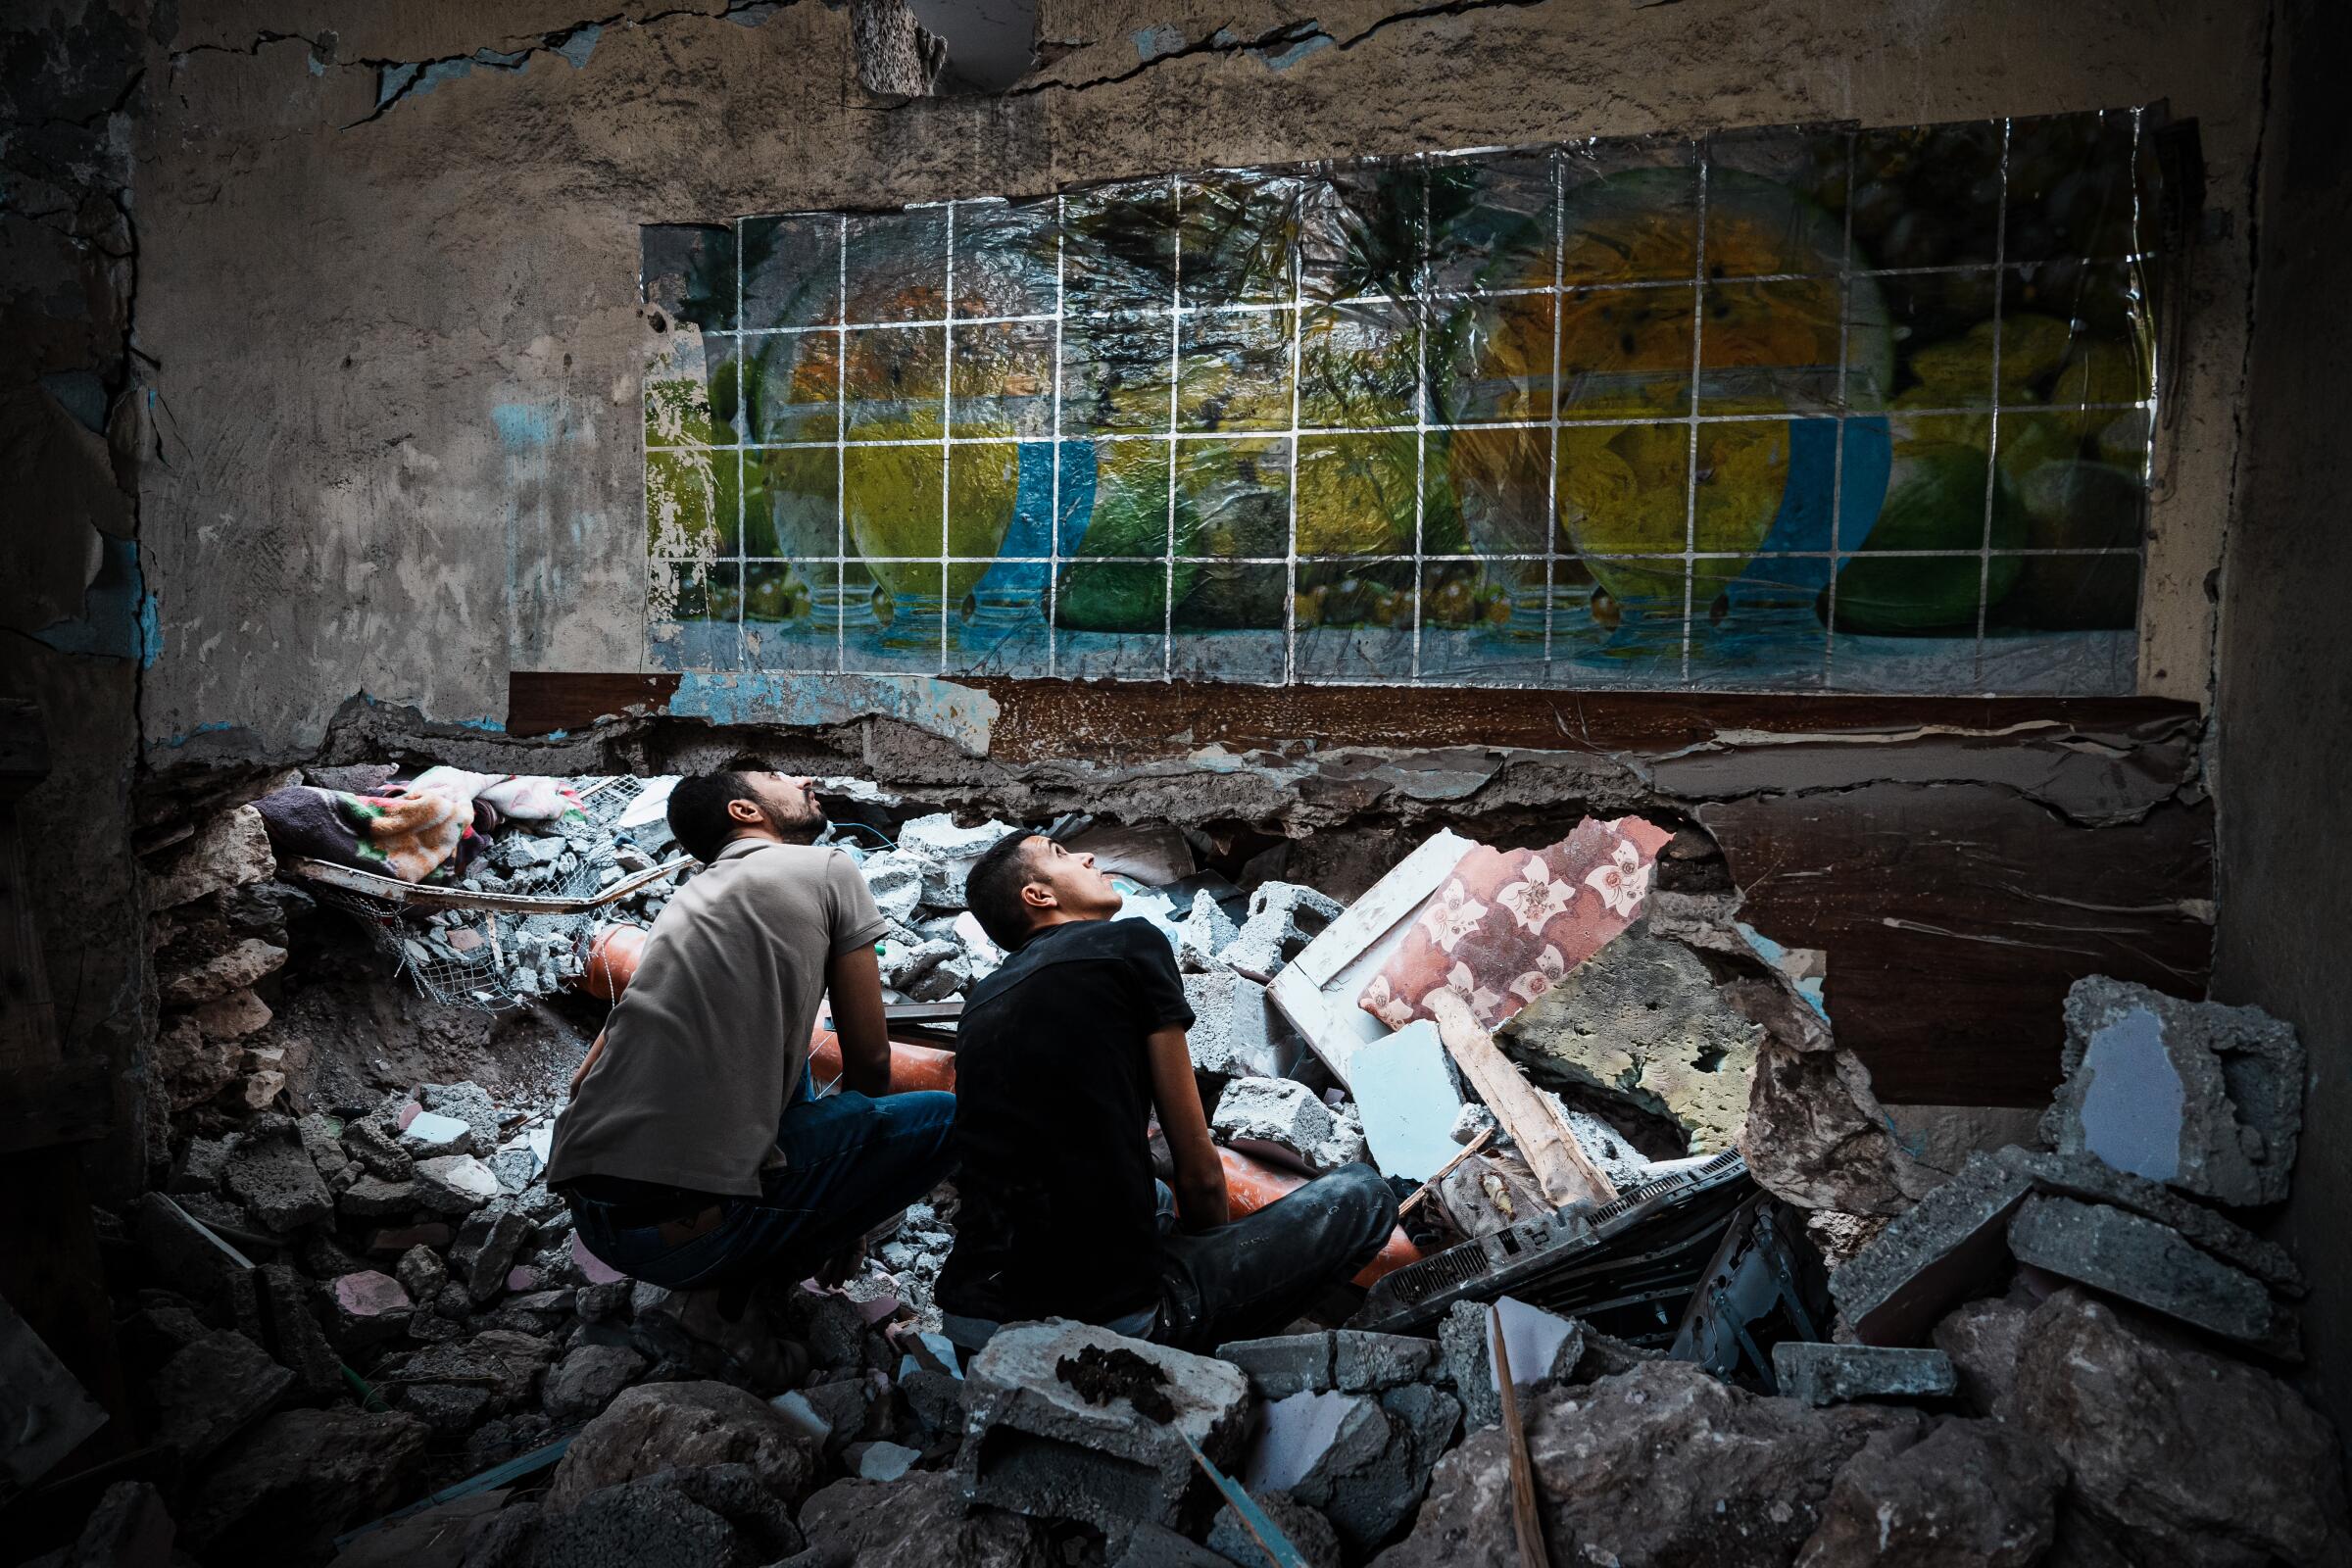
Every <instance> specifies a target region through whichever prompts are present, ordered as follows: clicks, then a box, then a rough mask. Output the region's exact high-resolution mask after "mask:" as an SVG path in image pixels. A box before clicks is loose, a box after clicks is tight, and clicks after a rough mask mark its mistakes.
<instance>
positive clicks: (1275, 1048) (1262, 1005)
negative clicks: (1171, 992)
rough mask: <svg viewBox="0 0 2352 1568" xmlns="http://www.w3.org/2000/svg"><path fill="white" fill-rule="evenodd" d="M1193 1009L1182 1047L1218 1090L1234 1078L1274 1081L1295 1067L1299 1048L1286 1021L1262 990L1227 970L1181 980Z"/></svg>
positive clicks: (1300, 1046) (1246, 978)
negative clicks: (1271, 1079) (1184, 1046)
mask: <svg viewBox="0 0 2352 1568" xmlns="http://www.w3.org/2000/svg"><path fill="white" fill-rule="evenodd" d="M1184 1000H1185V1002H1186V1003H1187V1004H1189V1005H1191V1007H1192V1009H1193V1025H1192V1027H1191V1028H1190V1029H1188V1030H1186V1031H1185V1043H1186V1045H1187V1046H1188V1047H1189V1048H1190V1050H1191V1051H1192V1054H1193V1068H1194V1070H1195V1071H1196V1072H1199V1073H1201V1074H1204V1075H1206V1076H1208V1077H1210V1078H1213V1079H1214V1080H1215V1087H1216V1088H1217V1089H1219V1090H1222V1089H1223V1087H1224V1084H1225V1082H1226V1081H1227V1080H1230V1079H1234V1078H1249V1077H1258V1078H1279V1077H1282V1076H1283V1075H1284V1074H1286V1073H1288V1072H1289V1071H1290V1070H1291V1069H1292V1068H1293V1067H1295V1066H1297V1065H1298V1064H1299V1054H1300V1052H1301V1050H1302V1049H1303V1047H1302V1045H1301V1043H1300V1041H1299V1036H1298V1033H1297V1031H1295V1030H1294V1029H1292V1028H1291V1026H1290V1022H1289V1020H1287V1019H1285V1018H1284V1017H1283V1016H1282V1015H1281V1014H1280V1013H1279V1012H1277V1011H1276V1010H1275V1009H1274V1005H1273V1004H1272V1002H1270V1001H1269V1000H1268V999H1267V996H1266V988H1265V987H1264V986H1262V985H1260V984H1258V983H1257V982H1256V981H1254V980H1252V979H1250V978H1249V977H1248V976H1247V975H1240V974H1236V973H1234V972H1233V971H1232V970H1231V969H1216V970H1212V971H1210V972H1208V973H1206V974H1188V975H1186V976H1184Z"/></svg>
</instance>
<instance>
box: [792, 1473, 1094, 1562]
mask: <svg viewBox="0 0 2352 1568" xmlns="http://www.w3.org/2000/svg"><path fill="white" fill-rule="evenodd" d="M800 1524H801V1533H802V1534H803V1535H804V1536H806V1537H807V1538H808V1542H809V1556H808V1558H807V1559H806V1560H807V1561H809V1562H810V1563H900V1564H907V1565H913V1564H917V1563H940V1564H955V1565H956V1568H1030V1565H1032V1564H1035V1563H1040V1562H1045V1561H1049V1560H1050V1558H1049V1556H1048V1550H1047V1536H1046V1533H1045V1531H1044V1530H1043V1529H1041V1528H1040V1527H1039V1526H1038V1525H1037V1524H1035V1523H1034V1522H1032V1521H1031V1520H1028V1519H1024V1518H1022V1517H1021V1516H1020V1515H1019V1514H1015V1513H1007V1512H1005V1511H1003V1510H1001V1509H997V1508H974V1507H972V1506H970V1505H969V1504H968V1503H966V1501H965V1500H964V1497H963V1495H962V1494H961V1492H960V1491H959V1490H958V1488H957V1485H956V1477H955V1476H954V1475H953V1474H951V1473H950V1472H948V1471H944V1470H931V1471H922V1470H918V1471H916V1472H915V1473H914V1474H912V1475H910V1476H907V1478H906V1479H905V1480H903V1481H860V1480H858V1479H857V1478H855V1477H852V1478H850V1479H847V1480H843V1481H836V1482H834V1483H833V1484H832V1485H831V1486H829V1487H826V1488H825V1489H824V1490H823V1491H821V1492H818V1493H817V1494H816V1495H813V1496H811V1497H810V1498H809V1500H808V1502H807V1503H805V1504H803V1505H802V1508H801V1519H800Z"/></svg>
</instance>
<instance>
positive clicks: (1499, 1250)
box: [1351, 1152, 1754, 1347]
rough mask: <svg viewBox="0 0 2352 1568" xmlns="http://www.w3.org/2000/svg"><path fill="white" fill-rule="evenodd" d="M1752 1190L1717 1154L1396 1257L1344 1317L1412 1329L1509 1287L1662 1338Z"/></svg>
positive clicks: (1623, 1331)
mask: <svg viewBox="0 0 2352 1568" xmlns="http://www.w3.org/2000/svg"><path fill="white" fill-rule="evenodd" d="M1753 1190H1754V1187H1753V1184H1752V1183H1750V1182H1749V1180H1748V1176H1747V1166H1746V1164H1745V1163H1744V1162H1743V1161H1742V1160H1741V1159H1740V1156H1739V1155H1738V1154H1737V1153H1732V1152H1725V1153H1722V1154H1718V1155H1716V1156H1715V1157H1714V1158H1713V1159H1709V1160H1706V1161H1703V1162H1701V1163H1698V1164H1696V1165H1693V1166H1691V1167H1687V1168H1685V1169H1681V1170H1676V1171H1672V1172H1669V1173H1668V1174H1666V1175H1664V1176H1661V1177H1659V1178H1658V1179H1657V1180H1655V1181H1650V1182H1644V1183H1643V1184H1642V1185H1641V1186H1639V1187H1635V1188H1632V1189H1629V1190H1628V1191H1626V1192H1624V1193H1622V1194H1620V1195H1619V1196H1618V1197H1617V1199H1616V1201H1614V1202H1609V1203H1604V1204H1601V1205H1600V1206H1598V1207H1595V1208H1591V1209H1580V1208H1571V1209H1564V1210H1561V1211H1559V1212H1557V1213H1553V1214H1546V1215H1543V1216H1541V1217H1538V1218H1536V1219H1531V1220H1527V1221H1525V1222H1523V1223H1521V1224H1518V1225H1514V1226H1512V1227H1510V1228H1509V1229H1507V1230H1503V1231H1498V1232H1496V1233H1495V1235H1493V1236H1488V1237H1483V1238H1481V1239H1479V1240H1477V1241H1471V1242H1464V1243H1462V1244H1461V1245H1460V1246H1458V1247H1450V1248H1447V1249H1446V1250H1445V1251H1442V1252H1438V1253H1436V1254H1434V1255H1432V1256H1430V1257H1427V1258H1424V1259H1422V1260H1421V1261H1420V1262H1418V1263H1415V1264H1413V1265H1411V1266H1410V1267H1407V1268H1400V1269H1398V1270H1397V1271H1396V1272H1395V1273H1394V1274H1391V1275H1389V1276H1388V1277H1387V1278H1385V1279H1383V1280H1381V1281H1380V1282H1379V1283H1378V1284H1377V1285H1375V1286H1374V1287H1373V1288H1372V1291H1371V1293H1370V1294H1369V1295H1368V1296H1367V1297H1366V1298H1365V1299H1364V1305H1363V1308H1362V1310H1360V1311H1359V1312H1357V1313H1356V1315H1355V1317H1354V1319H1353V1320H1352V1323H1351V1326H1352V1327H1356V1328H1366V1329H1377V1330H1379V1331H1381V1332H1383V1333H1387V1334H1405V1333H1411V1332H1413V1331H1415V1330H1417V1329H1420V1328H1422V1327H1424V1326H1425V1325H1427V1324H1430V1323H1433V1322H1435V1321H1437V1319H1439V1318H1440V1317H1443V1316H1444V1315H1445V1313H1446V1308H1447V1307H1449V1306H1451V1305H1452V1304H1453V1303H1454V1302H1455V1301H1459V1300H1472V1301H1491V1300H1493V1299H1495V1298H1496V1297H1498V1296H1502V1295H1505V1294H1508V1295H1511V1296H1515V1297H1517V1298H1519V1299H1521V1300H1523V1301H1526V1302H1528V1303H1529V1304H1530V1305H1533V1306H1540V1307H1543V1308H1544V1309H1545V1310H1547V1311H1552V1312H1558V1313H1560V1314H1562V1315H1564V1316H1575V1317H1581V1318H1583V1319H1585V1320H1586V1321H1587V1322H1588V1323H1590V1324H1592V1325H1593V1327H1594V1328H1596V1329H1599V1330H1600V1331H1601V1332H1603V1333H1606V1334H1613V1335H1615V1336H1616V1337H1617V1338H1619V1339H1623V1340H1629V1341H1631V1342H1633V1343H1634V1344H1637V1345H1645V1346H1656V1347H1663V1346H1664V1345H1665V1344H1667V1343H1668V1342H1669V1341H1671V1340H1672V1339H1673V1337H1674V1330H1675V1325H1676V1324H1677V1323H1678V1322H1679V1321H1680V1320H1681V1318H1682V1314H1683V1311H1684V1309H1685V1307H1686V1306H1687V1305H1688V1304H1689V1301H1690V1299H1691V1292H1692V1291H1693V1290H1695V1289H1696V1288H1697V1286H1698V1284H1699V1281H1700V1279H1701V1273H1702V1270H1703V1269H1704V1267H1705V1265H1706V1263H1707V1261H1708V1260H1709V1259H1710V1258H1711V1257H1713V1256H1714V1253H1715V1250H1716V1248H1717V1246H1718V1245H1719V1244H1720V1242H1721V1240H1722V1235H1723V1231H1724V1228H1725V1227H1726V1226H1728V1225H1729V1224H1730V1223H1731V1220H1732V1216H1733V1213H1734V1212H1735V1211H1736V1210H1737V1209H1738V1207H1739V1206H1740V1201H1741V1200H1743V1199H1744V1198H1746V1197H1747V1195H1748V1194H1749V1193H1750V1192H1752V1191H1753Z"/></svg>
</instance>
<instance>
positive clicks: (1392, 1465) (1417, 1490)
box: [1243, 1386, 1461, 1554]
mask: <svg viewBox="0 0 2352 1568" xmlns="http://www.w3.org/2000/svg"><path fill="white" fill-rule="evenodd" d="M1407 1392H1409V1393H1411V1394H1414V1395H1418V1396H1420V1397H1421V1399H1420V1400H1419V1401H1418V1402H1419V1404H1420V1409H1418V1410H1407V1411H1405V1412H1402V1413H1403V1414H1404V1415H1405V1416H1406V1418H1404V1419H1400V1418H1399V1414H1398V1413H1392V1411H1391V1410H1390V1409H1389V1408H1388V1407H1387V1406H1388V1403H1389V1402H1390V1401H1387V1400H1384V1399H1382V1398H1380V1397H1375V1396H1372V1395H1368V1394H1342V1393H1339V1392H1337V1391H1333V1392H1329V1393H1322V1394H1314V1393H1302V1394H1294V1395H1291V1396H1290V1397H1287V1398H1282V1399H1276V1400H1274V1401H1273V1402H1272V1403H1270V1404H1268V1405H1266V1406H1265V1407H1264V1408H1263V1409H1261V1410H1260V1411H1259V1412H1258V1420H1257V1424H1256V1428H1255V1431H1254V1433H1253V1436H1252V1442H1251V1446H1250V1458H1249V1462H1248V1464H1247V1465H1246V1466H1245V1468H1244V1472H1243V1476H1244V1481H1243V1485H1244V1486H1245V1487H1246V1488H1247V1489H1248V1490H1249V1492H1250V1495H1252V1496H1257V1495H1264V1494H1266V1493H1269V1492H1284V1493H1288V1494H1290V1495H1292V1496H1294V1497H1296V1498H1298V1500H1299V1501H1300V1502H1303V1503H1305V1504H1307V1505H1308V1506H1310V1507H1312V1508H1314V1509H1315V1510H1316V1511H1317V1512H1318V1513H1320V1514H1321V1515H1322V1516H1323V1517H1324V1518H1325V1519H1326V1520H1328V1521H1329V1522H1330V1524H1331V1526H1332V1528H1333V1530H1334V1531H1336V1532H1337V1533H1338V1535H1339V1538H1340V1540H1341V1541H1342V1542H1343V1543H1344V1544H1346V1545H1347V1547H1348V1550H1349V1551H1350V1552H1352V1553H1356V1554H1361V1553H1364V1552H1368V1551H1370V1550H1371V1549H1373V1548H1374V1547H1377V1546H1378V1545H1380V1544H1382V1543H1383V1542H1385V1541H1387V1540H1388V1539H1389V1538H1390V1537H1391V1536H1393V1535H1394V1534H1396V1532H1397V1528H1398V1527H1399V1526H1400V1525H1402V1524H1403V1523H1404V1521H1405V1519H1406V1518H1407V1517H1408V1516H1409V1515H1410V1514H1411V1512H1412V1510H1413V1508H1414V1507H1415V1506H1416V1505H1417V1504H1418V1503H1419V1502H1420V1500H1421V1497H1422V1495H1423V1493H1424V1492H1425V1491H1426V1490H1427V1488H1428V1485H1429V1472H1430V1467H1431V1466H1432V1465H1434V1464H1435V1463H1436V1462H1437V1458H1438V1455H1439V1454H1440V1453H1442V1452H1444V1451H1445V1446H1446V1443H1447V1442H1448V1441H1450V1440H1451V1438H1452V1436H1453V1433H1454V1429H1455V1427H1456V1425H1457V1424H1458V1422H1459V1421H1460V1418H1461V1406H1460V1404H1459V1403H1458V1402H1457V1401H1456V1400H1455V1399H1454V1397H1452V1396H1451V1395H1449V1394H1444V1393H1441V1392H1439V1391H1437V1390H1434V1389H1429V1388H1424V1387H1419V1386H1415V1387H1414V1388H1412V1389H1411V1390H1409V1391H1407V1390H1397V1391H1396V1393H1397V1394H1399V1395H1401V1394H1404V1393H1407ZM1411 1415H1420V1416H1422V1417H1423V1418H1424V1419H1423V1420H1421V1421H1415V1420H1413V1419H1410V1416H1411Z"/></svg>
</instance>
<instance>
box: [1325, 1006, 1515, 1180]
mask: <svg viewBox="0 0 2352 1568" xmlns="http://www.w3.org/2000/svg"><path fill="white" fill-rule="evenodd" d="M1348 1091H1349V1092H1350V1093H1351V1094H1353V1095H1354V1096H1355V1104H1356V1111H1357V1114H1358V1115H1360V1116H1361V1117H1362V1119H1363V1124H1364V1143H1365V1145H1366V1146H1367V1147H1368V1148H1369V1149H1370V1151H1371V1154H1372V1163H1373V1164H1374V1165H1375V1166H1376V1167H1378V1169H1379V1171H1380V1173H1381V1174H1382V1175H1383V1176H1401V1177H1403V1178H1404V1179H1405V1180H1406V1181H1409V1182H1424V1181H1427V1180H1429V1179H1430V1178H1431V1177H1432V1176H1435V1175H1436V1174H1437V1173H1438V1172H1439V1171H1440V1170H1441V1169H1443V1168H1444V1167H1445V1165H1446V1161H1448V1160H1450V1159H1452V1158H1453V1157H1454V1156H1455V1155H1457V1154H1459V1153H1460V1152H1462V1151H1461V1146H1460V1145H1458V1144H1456V1143H1455V1142H1454V1141H1453V1124H1454V1118H1455V1117H1456V1116H1457V1115H1458V1114H1459V1113H1460V1111H1461V1108H1462V1093H1461V1091H1460V1090H1459V1089H1458V1088H1456V1087H1455V1086H1454V1081H1453V1069H1452V1068H1451V1067H1450V1066H1449V1065H1448V1064H1447V1062H1446V1046H1445V1043H1444V1042H1443V1041H1441V1040H1439V1038H1438V1026H1437V1025H1436V1024H1434V1023H1431V1022H1430V1021H1429V1020H1428V1019H1426V1018H1424V1019H1420V1020H1418V1021H1416V1022H1414V1023H1411V1024H1408V1025H1406V1026H1405V1027H1404V1028H1402V1029H1399V1030H1397V1032H1396V1033H1395V1034H1393V1035H1389V1036H1386V1037H1384V1038H1382V1039H1379V1040H1374V1041H1370V1042H1367V1043H1366V1044H1364V1045H1362V1046H1360V1047H1358V1048H1357V1049H1356V1052H1355V1054H1354V1055H1352V1056H1350V1057H1348ZM1490 1114H1492V1113H1491V1112H1490Z"/></svg>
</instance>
